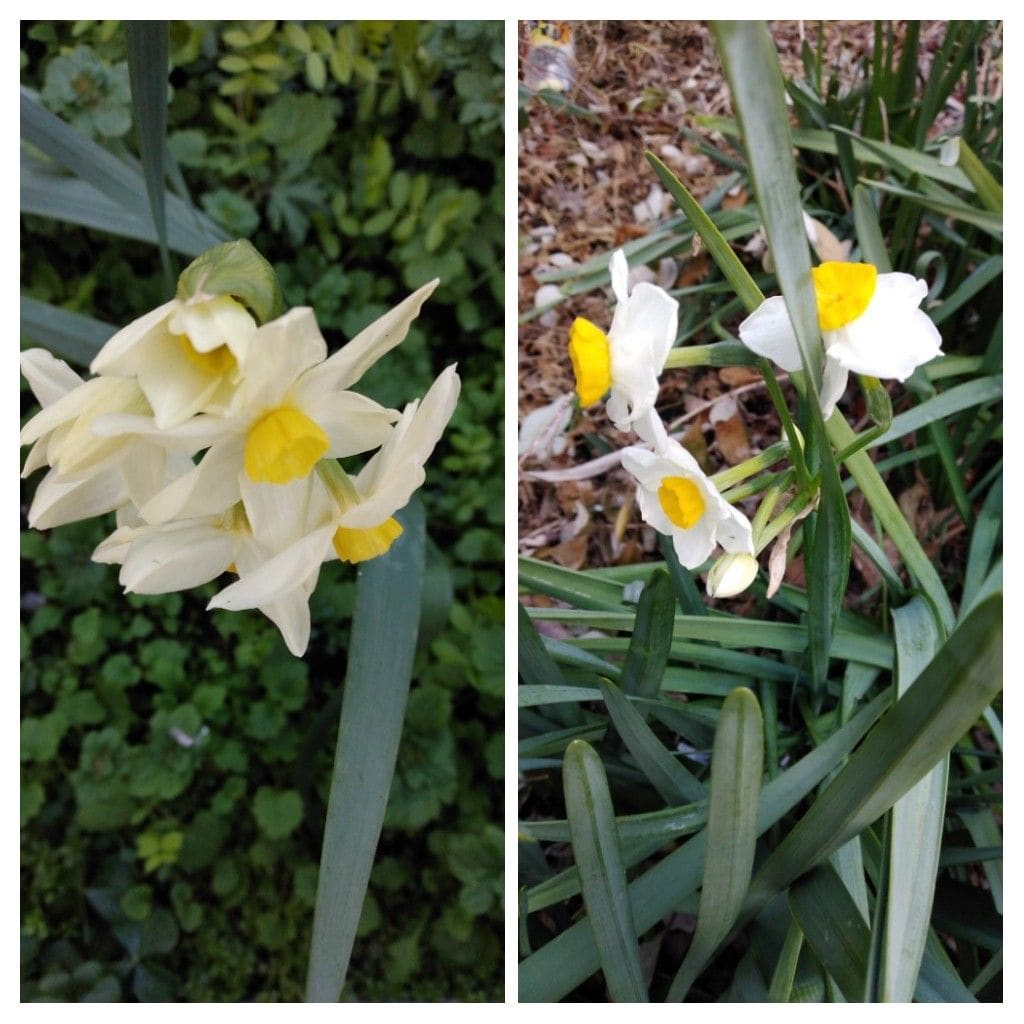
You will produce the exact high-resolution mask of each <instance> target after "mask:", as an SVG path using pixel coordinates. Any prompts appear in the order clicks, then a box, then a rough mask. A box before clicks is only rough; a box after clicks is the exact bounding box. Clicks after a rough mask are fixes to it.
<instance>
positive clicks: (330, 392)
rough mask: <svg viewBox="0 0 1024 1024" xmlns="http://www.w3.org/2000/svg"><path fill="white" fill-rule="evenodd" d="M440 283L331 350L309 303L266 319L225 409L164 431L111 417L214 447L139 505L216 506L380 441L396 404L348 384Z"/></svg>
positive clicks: (104, 425)
mask: <svg viewBox="0 0 1024 1024" xmlns="http://www.w3.org/2000/svg"><path fill="white" fill-rule="evenodd" d="M436 285H437V281H431V282H430V283H429V284H427V285H424V286H423V287H422V288H420V289H419V290H418V291H417V292H415V293H414V294H412V295H410V296H409V297H408V298H407V299H405V300H404V301H403V302H402V303H400V304H399V305H398V306H396V307H395V308H394V309H392V310H391V311H390V312H388V313H386V314H385V315H384V316H382V317H380V318H379V319H378V320H376V321H374V323H372V324H370V326H369V327H367V328H366V329H365V330H364V331H362V332H361V333H360V334H359V335H357V336H356V337H355V338H354V339H353V340H352V341H351V342H349V344H348V345H346V346H345V347H344V348H342V349H341V350H340V351H339V352H337V353H335V355H333V356H331V357H330V358H329V359H326V358H325V357H326V355H327V346H326V343H325V342H324V339H323V337H322V336H321V334H320V330H319V328H318V327H317V324H316V318H315V317H314V315H313V311H312V310H311V309H308V308H300V309H293V310H291V311H290V312H288V313H286V314H285V315H284V316H282V317H279V318H278V319H277V320H273V321H271V322H270V323H267V324H264V325H263V326H262V327H260V328H258V329H257V331H256V332H255V334H254V335H253V337H252V338H251V340H250V342H249V346H248V353H247V356H246V358H245V362H244V366H243V373H242V379H241V381H240V383H239V385H238V387H237V389H236V391H235V394H234V397H233V399H232V410H231V413H230V414H229V415H227V416H206V415H204V416H196V417H193V418H192V419H191V420H189V421H187V422H186V423H183V424H180V425H179V426H177V427H173V428H170V429H168V430H162V429H160V428H159V427H158V426H157V425H156V424H155V422H153V421H152V420H151V419H150V420H147V419H146V418H144V417H139V416H120V417H118V416H109V417H105V418H104V419H103V420H102V422H100V423H99V424H98V425H97V426H96V429H97V430H102V431H106V432H109V433H115V434H117V433H130V434H135V435H137V436H145V437H149V438H151V439H152V440H154V441H155V442H157V443H163V444H168V445H177V446H183V445H185V446H190V447H191V450H192V451H201V450H202V449H203V448H208V451H207V452H206V454H205V455H204V456H203V458H202V460H201V461H200V462H199V464H198V465H197V466H195V468H194V469H192V470H191V471H190V472H188V473H186V474H184V475H183V476H181V477H179V478H178V479H177V480H175V481H174V482H173V483H172V484H171V485H170V486H168V487H167V488H166V489H165V490H164V491H163V492H161V493H160V494H158V495H156V496H155V497H154V498H153V499H152V500H151V501H149V502H147V503H146V504H145V505H144V506H143V507H142V508H141V509H140V513H141V515H142V517H143V518H144V519H145V520H146V521H147V522H150V523H153V524H158V523H163V522H168V521H169V520H171V519H172V518H197V517H202V516H207V515H217V514H219V513H221V512H223V511H225V510H226V509H228V508H230V507H231V506H232V505H234V504H235V503H236V502H238V501H239V500H244V493H243V492H244V491H245V490H246V489H247V488H249V487H251V485H254V484H271V485H283V484H287V483H290V482H291V481H294V480H300V479H303V478H305V477H306V476H308V475H309V474H310V473H311V472H312V470H313V467H314V466H315V465H316V464H317V462H319V461H320V460H321V459H322V458H328V459H335V458H344V457H346V456H349V455H356V454H359V453H360V452H365V451H369V450H371V449H374V448H377V447H379V446H380V445H381V444H383V443H384V442H385V441H386V440H387V438H388V435H389V433H390V431H391V424H392V423H394V421H395V420H396V419H397V418H398V413H397V412H395V411H394V410H392V409H385V408H384V407H383V406H381V405H378V404H377V403H376V402H374V401H372V400H371V399H369V398H366V397H365V396H363V395H360V394H357V393H356V392H354V391H349V390H346V389H347V388H348V387H349V386H350V385H351V384H353V383H355V382H356V381H357V380H358V379H359V378H360V377H361V376H362V374H363V373H364V372H365V371H366V370H367V369H368V368H369V367H370V366H371V365H372V364H373V363H374V362H376V360H377V359H379V358H380V357H381V356H382V355H384V354H385V353H386V352H388V351H389V350H390V349H392V348H394V347H395V346H396V345H397V344H399V343H400V342H401V341H402V340H403V338H404V337H405V336H406V334H407V333H408V330H409V327H410V325H411V323H412V321H413V320H414V319H415V317H416V315H417V314H418V313H419V310H420V307H421V306H422V305H423V302H424V301H425V300H426V299H427V297H428V296H429V295H430V293H431V292H432V291H433V290H434V288H435V287H436Z"/></svg>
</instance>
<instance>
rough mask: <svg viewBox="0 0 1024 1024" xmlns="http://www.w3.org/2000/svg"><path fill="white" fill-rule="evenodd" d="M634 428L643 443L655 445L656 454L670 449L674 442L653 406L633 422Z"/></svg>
mask: <svg viewBox="0 0 1024 1024" xmlns="http://www.w3.org/2000/svg"><path fill="white" fill-rule="evenodd" d="M632 426H633V430H634V431H635V432H636V435H637V436H638V437H639V438H640V439H641V440H642V441H646V442H647V443H648V444H650V445H653V446H654V450H655V451H656V452H657V451H661V450H663V449H664V448H666V447H668V445H669V444H670V443H671V441H672V439H671V438H670V437H669V436H668V431H667V430H666V429H665V424H664V423H663V422H662V420H661V417H660V416H659V415H658V412H657V410H656V409H655V408H653V406H652V407H651V408H650V409H648V410H647V411H646V412H642V413H640V414H638V415H637V417H636V418H635V419H634V420H633V424H632Z"/></svg>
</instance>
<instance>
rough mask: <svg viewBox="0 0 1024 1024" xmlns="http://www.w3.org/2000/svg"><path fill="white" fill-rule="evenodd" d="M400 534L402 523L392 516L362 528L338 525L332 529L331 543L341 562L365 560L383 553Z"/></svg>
mask: <svg viewBox="0 0 1024 1024" xmlns="http://www.w3.org/2000/svg"><path fill="white" fill-rule="evenodd" d="M401 535H402V524H401V523H400V522H399V521H398V520H397V519H395V517H394V516H392V517H391V518H390V519H386V520H385V521H384V522H383V523H381V524H380V525H379V526H371V527H369V528H367V529H363V530H349V529H346V528H345V527H343V526H342V527H339V528H338V529H337V530H335V531H334V537H333V538H332V540H331V543H332V544H333V545H334V551H335V553H336V554H337V556H338V557H339V558H340V559H341V560H342V561H343V562H365V561H366V560H367V559H368V558H376V557H377V556H378V555H383V554H384V552H385V551H387V549H388V548H389V547H391V545H392V544H393V543H394V542H395V540H396V539H397V538H398V537H400V536H401Z"/></svg>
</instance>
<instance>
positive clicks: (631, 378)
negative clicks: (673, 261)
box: [569, 249, 679, 443]
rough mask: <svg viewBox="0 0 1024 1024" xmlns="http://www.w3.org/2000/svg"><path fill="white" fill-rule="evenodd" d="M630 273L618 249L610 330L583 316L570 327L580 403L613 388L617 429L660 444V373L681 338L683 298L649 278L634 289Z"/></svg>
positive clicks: (610, 401) (594, 399) (613, 269)
mask: <svg viewBox="0 0 1024 1024" xmlns="http://www.w3.org/2000/svg"><path fill="white" fill-rule="evenodd" d="M628 276H629V269H628V266H627V264H626V256H625V254H624V253H623V252H622V250H621V249H617V250H616V251H615V252H614V253H613V254H612V258H611V278H612V291H613V292H614V293H615V298H616V300H617V305H616V307H615V313H614V315H613V317H612V324H611V327H610V328H609V329H608V333H607V334H605V333H604V331H602V330H601V328H600V327H598V326H597V325H596V324H593V323H591V322H590V321H589V320H586V319H584V318H583V317H577V318H576V320H575V321H574V322H573V325H572V327H571V328H570V331H569V356H570V358H571V360H572V367H573V373H574V374H575V376H576V393H577V394H578V395H579V399H580V404H581V405H583V406H588V405H593V404H594V403H595V402H597V401H598V400H599V399H600V398H601V397H602V396H603V395H605V394H606V393H608V392H609V391H610V392H611V393H610V394H609V396H608V403H607V407H606V408H607V412H608V418H609V419H610V420H611V421H612V423H614V424H615V426H616V428H617V429H618V430H621V431H624V432H625V431H630V430H632V431H635V432H636V433H637V434H638V435H639V436H640V437H641V438H642V439H643V440H645V441H648V442H649V443H654V437H653V436H652V435H653V421H654V420H656V419H657V418H658V417H657V413H656V412H655V411H654V403H655V401H656V400H657V397H658V377H659V375H660V374H661V371H662V369H663V368H664V366H665V359H666V358H667V357H668V353H669V350H670V349H671V348H672V344H673V342H674V341H675V339H676V332H677V330H678V315H679V303H678V302H677V301H676V300H675V299H673V298H672V297H671V296H670V295H669V294H668V292H666V291H665V290H664V289H662V288H659V287H657V286H656V285H653V284H649V283H647V282H646V281H644V282H640V283H639V284H637V285H635V286H634V288H633V290H632V291H631V292H630V291H629V289H628Z"/></svg>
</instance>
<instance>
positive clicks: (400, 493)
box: [209, 366, 460, 650]
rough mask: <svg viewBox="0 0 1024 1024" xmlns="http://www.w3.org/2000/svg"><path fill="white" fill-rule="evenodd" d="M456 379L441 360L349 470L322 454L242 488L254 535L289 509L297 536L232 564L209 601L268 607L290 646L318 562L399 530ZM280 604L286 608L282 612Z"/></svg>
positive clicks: (370, 553)
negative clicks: (288, 478)
mask: <svg viewBox="0 0 1024 1024" xmlns="http://www.w3.org/2000/svg"><path fill="white" fill-rule="evenodd" d="M459 386H460V385H459V378H458V375H457V374H456V373H455V367H454V366H449V367H448V369H446V370H445V371H444V372H443V373H442V374H441V375H440V376H439V377H438V378H437V380H436V381H435V382H434V383H433V385H431V388H430V390H429V391H428V392H427V394H426V395H425V396H424V398H423V401H422V402H411V403H410V404H409V405H408V406H406V408H405V410H404V412H403V413H402V416H401V418H400V419H399V421H398V423H396V424H395V426H394V428H393V430H392V433H391V435H390V437H389V438H388V440H387V441H386V442H385V444H384V445H383V446H382V448H381V449H380V451H379V452H377V454H376V455H374V457H373V458H372V459H370V461H369V462H367V464H366V465H365V466H364V467H363V469H362V470H361V471H360V472H359V474H357V475H356V476H355V477H350V476H349V475H348V474H347V473H345V471H344V470H342V468H341V467H340V466H339V465H338V463H337V462H334V461H332V460H324V461H322V462H321V463H320V464H319V465H318V467H317V472H316V473H315V474H314V475H313V476H312V477H311V478H310V479H309V481H308V482H306V481H302V482H295V483H291V484H287V485H285V486H284V487H281V488H267V487H265V486H262V487H261V486H257V487H254V488H250V489H249V490H248V491H247V493H246V512H247V516H248V519H249V521H250V522H251V525H252V529H253V531H254V533H255V534H256V535H257V536H262V535H263V534H264V533H265V532H267V531H270V530H273V529H274V528H275V524H280V523H281V522H282V521H285V520H287V519H289V518H291V519H292V521H293V522H294V516H295V514H296V510H301V511H300V514H301V516H302V517H303V519H304V526H303V527H302V529H301V531H300V532H301V536H298V537H297V539H295V540H293V541H292V543H291V544H290V545H288V546H286V547H284V548H283V549H279V551H278V553H277V554H276V555H275V556H274V557H273V558H271V559H269V560H266V561H264V562H262V563H261V564H257V565H255V566H252V565H244V564H243V563H241V562H239V563H237V568H238V574H239V579H238V580H237V582H235V583H232V584H230V585H229V586H227V587H225V588H224V590H222V591H220V593H218V594H217V595H216V596H215V597H214V598H213V599H212V600H211V601H210V604H209V607H210V608H227V609H231V610H239V609H243V608H260V609H261V610H262V611H263V612H264V613H266V614H267V615H270V616H271V617H272V618H274V615H271V611H268V607H272V608H273V609H274V610H275V612H276V614H278V616H279V618H286V619H287V620H288V622H290V623H291V626H289V628H292V629H293V634H292V639H289V636H288V634H286V633H285V627H284V626H281V629H282V633H283V634H285V639H286V641H287V642H288V644H289V648H290V649H293V650H294V648H293V647H292V642H293V640H295V639H296V637H298V636H300V635H301V633H295V632H294V626H295V623H296V622H297V621H298V611H297V610H296V602H297V601H298V600H299V599H301V600H305V599H306V598H308V595H309V594H310V593H311V592H312V590H313V588H314V587H315V585H316V580H317V577H318V574H319V572H320V566H321V564H322V563H323V562H324V561H326V560H329V559H331V558H334V557H337V558H340V559H342V560H343V561H347V562H362V561H365V560H367V559H370V558H376V557H378V556H379V555H382V554H384V553H385V552H386V551H387V550H388V549H389V548H390V547H391V545H392V543H393V542H394V541H395V540H396V539H397V538H398V537H399V536H401V533H402V527H401V524H400V523H399V522H398V521H397V520H396V519H395V518H394V515H395V513H396V512H398V511H399V510H400V509H401V508H403V507H404V506H405V505H406V504H407V503H408V501H409V499H410V498H411V497H412V494H413V492H414V491H415V490H416V489H417V488H418V487H419V486H420V485H421V484H422V483H423V480H424V476H425V474H424V470H423V466H424V463H425V462H426V460H427V459H428V458H429V456H430V453H431V451H432V450H433V448H434V446H435V445H436V444H437V442H438V440H439V439H440V436H441V433H442V432H443V430H444V428H445V426H446V425H447V423H448V420H449V419H450V418H451V415H452V413H453V411H454V409H455V404H456V401H457V400H458V395H459ZM278 529H279V527H278ZM277 543H278V544H280V538H278V540H277ZM303 595H305V596H304V597H303ZM281 609H288V612H287V615H285V614H284V613H283V612H282V611H281ZM274 621H275V622H278V618H275V619H274ZM278 625H279V626H280V625H281V623H280V622H278ZM306 634H307V635H308V627H307V628H306Z"/></svg>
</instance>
